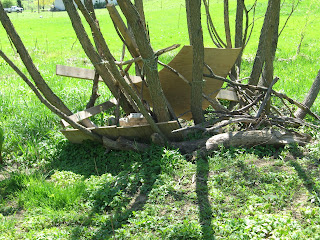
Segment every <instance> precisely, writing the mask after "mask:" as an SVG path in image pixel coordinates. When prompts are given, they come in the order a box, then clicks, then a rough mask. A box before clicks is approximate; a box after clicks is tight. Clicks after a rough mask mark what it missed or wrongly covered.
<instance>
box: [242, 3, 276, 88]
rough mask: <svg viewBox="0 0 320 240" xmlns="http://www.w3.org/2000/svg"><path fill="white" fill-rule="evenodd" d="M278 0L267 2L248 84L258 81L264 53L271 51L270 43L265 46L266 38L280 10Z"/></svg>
mask: <svg viewBox="0 0 320 240" xmlns="http://www.w3.org/2000/svg"><path fill="white" fill-rule="evenodd" d="M279 2H280V0H269V2H268V8H267V11H266V14H265V18H264V22H263V26H262V29H261V32H260V38H259V45H258V49H257V53H256V57H255V59H254V63H253V67H252V71H251V74H250V79H249V82H248V83H249V84H250V85H257V84H258V82H259V78H260V76H261V73H262V68H263V65H264V63H265V59H266V53H267V52H268V51H271V44H270V45H269V47H268V49H267V46H266V39H268V34H270V27H272V26H271V25H272V24H273V26H274V23H275V19H274V18H275V16H276V15H277V14H278V13H277V11H279V10H280V7H279V8H278V4H279ZM271 35H273V32H271Z"/></svg>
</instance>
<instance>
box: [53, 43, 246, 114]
mask: <svg viewBox="0 0 320 240" xmlns="http://www.w3.org/2000/svg"><path fill="white" fill-rule="evenodd" d="M240 51H241V49H239V48H236V49H225V48H205V56H204V58H205V63H206V64H208V65H209V66H210V67H211V68H212V70H213V71H214V73H215V74H216V75H218V76H222V77H226V76H227V75H228V73H229V71H230V69H231V68H232V66H233V65H234V63H235V61H236V59H237V57H238V55H239V53H240ZM192 59H193V52H192V47H191V46H183V47H182V49H181V50H180V52H179V53H178V54H177V55H176V56H175V57H174V59H173V60H172V61H171V62H170V63H169V64H168V65H169V66H171V67H172V68H174V69H176V70H177V71H178V72H179V73H181V74H182V75H183V76H184V77H185V78H186V79H187V80H188V81H189V82H191V81H192ZM204 72H205V73H209V71H208V70H207V69H206V68H204ZM57 75H62V76H69V77H70V76H71V77H77V78H83V79H93V77H94V70H90V69H81V68H75V67H66V66H61V65H57ZM130 78H131V80H132V82H133V83H134V84H135V85H136V86H137V87H138V89H139V90H140V91H141V86H142V81H141V78H139V77H137V76H133V77H130ZM159 78H160V82H161V86H162V89H163V92H164V94H165V96H166V97H167V99H168V101H169V103H170V104H171V106H172V108H173V110H174V112H175V114H176V115H177V116H180V115H181V114H184V113H185V114H184V115H183V116H181V118H183V119H186V120H190V119H191V117H192V115H191V112H190V106H191V88H190V86H189V85H188V84H187V83H185V82H184V81H183V80H182V79H181V78H179V77H178V76H177V75H176V74H174V73H173V72H172V71H170V70H169V69H167V68H163V69H162V70H161V71H160V72H159ZM126 80H127V82H129V81H128V79H126ZM222 85H223V82H222V81H220V80H216V79H212V78H205V85H204V93H205V94H206V95H210V97H211V98H215V97H216V96H217V95H218V93H219V90H220V88H221V87H222ZM143 89H144V92H143V98H144V100H146V101H147V102H148V103H149V104H150V105H152V101H151V97H150V95H149V91H148V88H147V87H144V88H143ZM212 93H213V94H212ZM219 97H220V98H221V99H227V100H236V99H237V97H236V96H235V95H233V94H231V93H226V92H225V94H224V93H221V94H220V95H219ZM229 98H231V99H229ZM209 105H210V103H209V102H208V101H206V100H204V101H203V103H202V108H203V109H206V108H207V107H208V106H209ZM186 112H187V113H186Z"/></svg>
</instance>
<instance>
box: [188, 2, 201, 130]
mask: <svg viewBox="0 0 320 240" xmlns="http://www.w3.org/2000/svg"><path fill="white" fill-rule="evenodd" d="M186 9H187V19H188V30H189V36H190V43H191V46H192V47H193V64H192V84H191V112H192V117H193V120H194V122H195V124H198V123H201V122H203V121H204V115H203V111H202V91H203V90H202V89H203V66H204V46H203V32H202V26H201V0H186Z"/></svg>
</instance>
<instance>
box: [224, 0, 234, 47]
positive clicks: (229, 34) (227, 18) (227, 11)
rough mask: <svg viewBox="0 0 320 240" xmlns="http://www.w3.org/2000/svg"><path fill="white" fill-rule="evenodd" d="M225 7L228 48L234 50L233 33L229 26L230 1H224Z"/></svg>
mask: <svg viewBox="0 0 320 240" xmlns="http://www.w3.org/2000/svg"><path fill="white" fill-rule="evenodd" d="M223 3H224V4H223V5H224V30H225V34H226V42H227V48H232V43H231V33H230V24H229V0H224V1H223Z"/></svg>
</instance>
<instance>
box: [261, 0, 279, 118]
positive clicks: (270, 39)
mask: <svg viewBox="0 0 320 240" xmlns="http://www.w3.org/2000/svg"><path fill="white" fill-rule="evenodd" d="M271 5H272V6H271V16H270V19H269V24H268V28H267V30H266V38H265V49H264V51H265V65H264V70H263V74H262V78H261V80H262V85H263V86H265V87H269V86H270V84H271V82H272V80H273V60H274V57H275V53H276V49H277V43H278V28H279V16H280V0H273V1H272V3H271ZM270 107H271V99H269V100H268V101H267V104H266V107H265V112H266V114H269V113H270Z"/></svg>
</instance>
